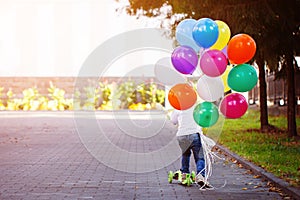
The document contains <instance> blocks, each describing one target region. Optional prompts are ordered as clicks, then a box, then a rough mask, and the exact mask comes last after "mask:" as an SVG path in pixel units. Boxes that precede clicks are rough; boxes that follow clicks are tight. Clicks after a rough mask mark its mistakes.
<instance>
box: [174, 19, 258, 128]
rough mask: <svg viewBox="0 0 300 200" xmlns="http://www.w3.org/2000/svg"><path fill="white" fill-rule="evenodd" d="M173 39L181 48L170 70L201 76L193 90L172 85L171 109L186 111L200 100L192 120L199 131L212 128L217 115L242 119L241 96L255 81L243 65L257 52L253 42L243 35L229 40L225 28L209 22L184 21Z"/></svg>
mask: <svg viewBox="0 0 300 200" xmlns="http://www.w3.org/2000/svg"><path fill="white" fill-rule="evenodd" d="M175 36H176V40H177V41H178V43H179V44H180V46H178V47H176V48H175V49H174V51H173V52H172V55H171V62H172V65H173V67H174V68H175V70H176V71H177V72H179V73H180V74H183V75H184V76H186V75H193V73H194V71H195V70H196V69H197V68H198V70H200V71H201V76H200V78H199V80H198V82H197V88H196V89H194V87H193V86H192V85H191V84H189V83H179V84H176V85H174V86H173V87H172V88H171V89H170V91H169V93H168V100H169V102H170V104H171V106H172V107H173V108H175V109H177V110H186V109H189V108H191V107H193V106H194V105H195V104H196V102H197V99H198V96H199V97H200V98H201V99H202V100H203V102H202V103H199V104H198V105H195V108H194V111H193V117H194V120H195V121H196V123H197V124H199V125H200V126H202V127H210V126H212V125H214V124H215V123H216V122H217V121H218V118H219V112H221V114H223V115H224V116H225V117H227V118H232V119H235V118H240V117H241V116H243V115H244V114H245V112H246V111H247V109H248V103H247V100H246V98H245V97H244V96H243V95H242V94H241V92H247V91H249V90H251V89H252V88H253V87H254V86H255V85H256V83H257V80H258V77H257V73H256V70H255V69H254V67H253V66H251V65H249V64H246V63H247V62H249V61H250V60H251V59H252V58H253V56H254V54H255V52H256V44H255V41H254V40H253V38H252V37H250V36H249V35H247V34H244V33H241V34H237V35H234V36H233V37H232V38H230V37H231V32H230V29H229V27H228V25H227V24H226V23H225V22H223V21H220V20H212V19H210V18H201V19H199V20H195V19H184V20H183V21H181V22H180V23H179V24H178V26H177V27H176V35H175ZM230 90H231V91H232V93H229V94H227V95H226V96H224V94H225V92H228V91H230ZM216 102H220V103H219V104H217V103H216Z"/></svg>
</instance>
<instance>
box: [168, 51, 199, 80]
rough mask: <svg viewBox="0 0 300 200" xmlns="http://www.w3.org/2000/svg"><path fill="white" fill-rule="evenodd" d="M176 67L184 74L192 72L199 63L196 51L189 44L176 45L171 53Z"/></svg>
mask: <svg viewBox="0 0 300 200" xmlns="http://www.w3.org/2000/svg"><path fill="white" fill-rule="evenodd" d="M171 61H172V64H173V66H174V68H175V69H176V70H177V71H178V72H180V73H182V74H192V73H193V72H194V71H195V69H196V67H197V64H198V55H197V53H196V51H195V50H194V49H193V48H191V47H188V46H179V47H176V48H175V49H174V51H173V53H172V55H171Z"/></svg>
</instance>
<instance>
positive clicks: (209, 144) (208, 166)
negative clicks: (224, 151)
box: [200, 133, 223, 182]
mask: <svg viewBox="0 0 300 200" xmlns="http://www.w3.org/2000/svg"><path fill="white" fill-rule="evenodd" d="M200 136H201V137H200V138H201V144H202V148H203V154H204V160H205V167H204V169H203V170H205V178H204V179H205V182H208V181H207V180H208V178H209V177H210V176H212V163H213V162H215V158H218V159H220V160H222V159H223V158H220V157H219V156H218V155H217V154H216V153H215V152H212V148H213V147H214V146H215V145H216V142H215V141H213V140H212V139H210V138H209V137H207V136H205V135H204V134H203V133H201V134H200ZM203 170H202V171H203Z"/></svg>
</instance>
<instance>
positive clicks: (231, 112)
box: [220, 93, 248, 119]
mask: <svg viewBox="0 0 300 200" xmlns="http://www.w3.org/2000/svg"><path fill="white" fill-rule="evenodd" d="M247 109H248V103H247V100H246V98H245V97H244V96H243V95H241V94H239V93H231V94H228V95H226V96H225V97H224V98H223V100H222V101H221V104H220V111H221V113H222V114H223V115H224V116H225V117H227V118H231V119H236V118H240V117H241V116H243V115H244V114H245V113H246V111H247Z"/></svg>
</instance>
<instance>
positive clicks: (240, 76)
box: [227, 64, 258, 92]
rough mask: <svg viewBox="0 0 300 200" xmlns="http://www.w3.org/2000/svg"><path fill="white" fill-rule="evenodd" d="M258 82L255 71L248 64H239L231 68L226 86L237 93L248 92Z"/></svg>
mask: <svg viewBox="0 0 300 200" xmlns="http://www.w3.org/2000/svg"><path fill="white" fill-rule="evenodd" d="M257 80H258V77H257V73H256V70H255V69H254V67H252V66H251V65H249V64H241V65H237V66H235V67H234V68H232V69H231V70H230V72H229V74H228V78H227V82H228V86H229V87H230V88H231V89H232V90H234V91H237V92H247V91H250V90H251V89H252V88H254V86H255V85H256V83H257Z"/></svg>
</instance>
